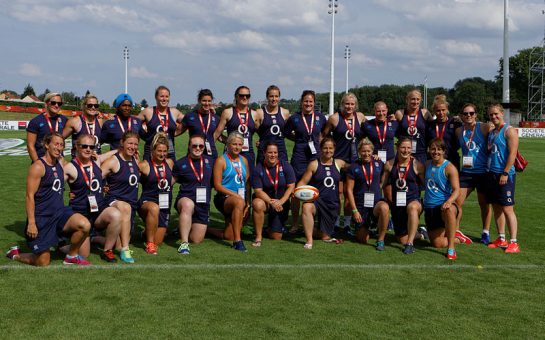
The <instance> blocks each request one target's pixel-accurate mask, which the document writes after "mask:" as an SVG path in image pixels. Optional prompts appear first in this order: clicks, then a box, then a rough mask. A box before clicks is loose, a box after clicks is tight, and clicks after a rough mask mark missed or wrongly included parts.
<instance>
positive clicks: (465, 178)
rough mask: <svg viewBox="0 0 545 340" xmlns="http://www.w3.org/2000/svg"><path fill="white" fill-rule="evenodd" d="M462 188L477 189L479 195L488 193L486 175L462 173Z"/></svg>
mask: <svg viewBox="0 0 545 340" xmlns="http://www.w3.org/2000/svg"><path fill="white" fill-rule="evenodd" d="M460 188H471V189H473V188H475V189H477V192H479V193H483V194H484V193H485V192H486V174H484V173H482V174H471V173H467V172H463V171H462V172H461V173H460Z"/></svg>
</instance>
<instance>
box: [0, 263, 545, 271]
mask: <svg viewBox="0 0 545 340" xmlns="http://www.w3.org/2000/svg"><path fill="white" fill-rule="evenodd" d="M132 269H152V270H153V269H159V270H161V269H167V270H168V269H208V270H210V269H211V270H217V269H299V270H314V269H320V270H323V269H332V270H334V269H361V270H366V269H369V270H371V269H395V270H403V269H422V270H435V269H438V270H442V269H478V270H486V269H534V270H544V269H545V265H537V264H508V265H502V264H491V265H469V264H454V263H453V264H343V263H339V264H299V265H297V264H274V263H269V264H251V263H230V264H214V263H202V264H183V263H180V264H138V263H136V264H112V265H106V264H99V265H90V266H73V265H62V264H60V265H51V266H48V267H43V268H37V267H33V266H26V265H3V266H0V270H132Z"/></svg>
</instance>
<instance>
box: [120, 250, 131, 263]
mask: <svg viewBox="0 0 545 340" xmlns="http://www.w3.org/2000/svg"><path fill="white" fill-rule="evenodd" d="M119 258H120V259H121V261H123V262H125V263H134V259H133V258H132V250H130V249H129V248H127V249H121V251H120V252H119Z"/></svg>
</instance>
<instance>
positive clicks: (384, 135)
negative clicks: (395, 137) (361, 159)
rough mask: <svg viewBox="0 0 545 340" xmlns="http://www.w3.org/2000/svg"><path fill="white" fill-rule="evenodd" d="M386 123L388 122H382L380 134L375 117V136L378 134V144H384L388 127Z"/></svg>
mask: <svg viewBox="0 0 545 340" xmlns="http://www.w3.org/2000/svg"><path fill="white" fill-rule="evenodd" d="M387 125H388V124H387V123H386V122H384V129H383V134H382V135H381V133H380V129H379V128H378V123H377V120H376V119H375V129H376V130H377V136H378V141H379V142H380V145H384V141H385V140H386V129H387V128H388V126H387Z"/></svg>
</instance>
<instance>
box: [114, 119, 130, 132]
mask: <svg viewBox="0 0 545 340" xmlns="http://www.w3.org/2000/svg"><path fill="white" fill-rule="evenodd" d="M116 118H117V121H118V122H119V128H120V129H121V131H123V133H125V127H124V126H123V122H122V121H121V119H119V116H116ZM127 121H128V128H127V129H128V130H129V131H130V130H131V124H132V119H131V117H129V119H127Z"/></svg>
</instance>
